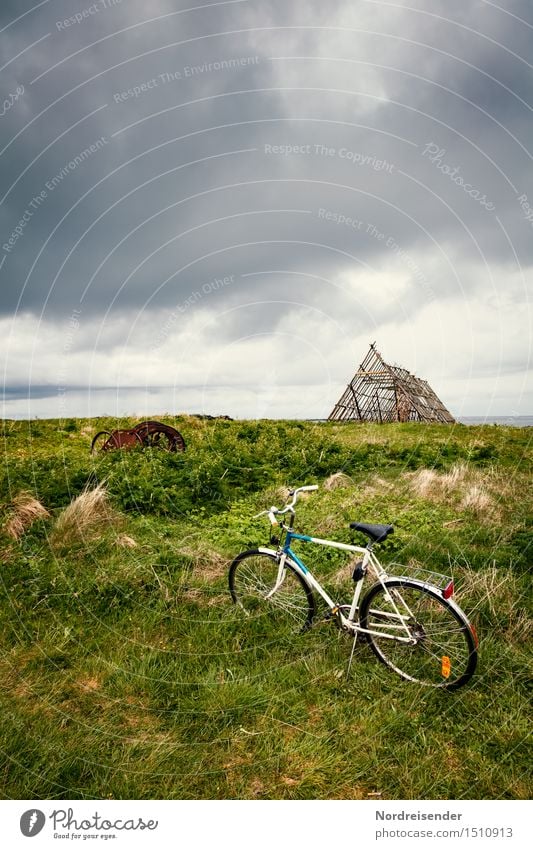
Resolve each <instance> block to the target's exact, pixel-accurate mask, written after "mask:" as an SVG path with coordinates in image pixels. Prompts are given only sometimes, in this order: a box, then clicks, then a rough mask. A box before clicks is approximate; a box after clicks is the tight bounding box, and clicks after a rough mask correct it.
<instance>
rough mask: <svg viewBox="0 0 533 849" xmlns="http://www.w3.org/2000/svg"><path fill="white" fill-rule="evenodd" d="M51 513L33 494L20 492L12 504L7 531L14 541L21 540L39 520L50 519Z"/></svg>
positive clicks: (6, 526)
mask: <svg viewBox="0 0 533 849" xmlns="http://www.w3.org/2000/svg"><path fill="white" fill-rule="evenodd" d="M49 516H50V513H49V512H48V510H47V509H46V507H44V506H43V505H42V504H41V502H40V501H38V500H37V499H36V498H34V497H33V495H32V494H31V492H26V491H22V492H19V493H18V495H16V496H15V497H14V498H13V501H12V502H11V505H10V508H9V513H8V519H7V522H6V525H5V531H6V533H7V534H8V536H10V537H12V538H13V539H16V540H18V539H20V537H21V536H22V535H23V534H24V532H25V531H26V530H27V529H28V528H29V527H30V526H31V525H33V523H34V522H36V521H37V520H39V519H48V518H49Z"/></svg>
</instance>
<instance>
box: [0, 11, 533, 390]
mask: <svg viewBox="0 0 533 849" xmlns="http://www.w3.org/2000/svg"><path fill="white" fill-rule="evenodd" d="M197 5H198V9H195V10H193V11H185V12H183V13H181V11H180V10H179V9H176V6H175V4H174V3H171V2H169V0H168V1H167V0H158V2H155V3H151V4H150V6H149V7H147V6H146V4H142V3H140V2H136V0H122V2H116V3H112V2H110V0H105V2H104V0H99V2H97V3H93V4H91V3H89V2H87V3H85V2H84V1H83V0H79V2H77V3H76V4H75V5H74V6H73V4H72V3H67V2H63V3H57V2H54V3H53V4H52V3H50V4H47V3H44V4H40V5H39V4H36V5H35V9H34V11H29V9H30V7H29V6H26V7H23V6H21V5H20V4H19V3H4V4H3V5H2V9H1V11H0V29H2V27H7V29H5V30H4V38H3V41H2V46H1V48H0V65H4V64H6V63H8V64H7V66H6V68H5V69H4V71H3V72H2V78H3V93H4V97H5V103H4V114H3V116H2V117H1V118H0V122H1V124H0V126H1V128H2V131H3V132H2V135H1V139H2V142H1V145H0V147H1V148H3V152H2V154H1V157H0V161H1V163H2V165H3V168H2V171H1V180H0V194H1V197H2V198H3V201H2V203H1V204H0V226H1V232H2V240H1V245H0V262H2V263H3V265H2V266H1V267H0V282H1V290H0V291H1V295H0V312H1V314H3V315H4V316H5V317H6V319H7V317H9V316H10V315H12V314H13V313H15V314H16V315H17V316H18V315H20V316H24V317H27V316H34V320H35V321H36V322H40V325H38V326H39V333H41V334H42V337H41V338H40V340H39V339H38V341H37V343H36V346H35V350H38V351H42V352H43V357H42V360H43V362H45V361H46V362H48V359H47V357H48V355H49V360H50V363H52V361H54V356H55V358H56V361H59V360H65V361H68V360H69V357H71V356H73V355H74V354H76V353H77V352H78V351H79V350H85V351H87V352H90V353H92V354H95V353H96V354H98V352H104V351H105V352H106V355H107V356H111V357H115V358H118V359H120V358H126V359H127V358H128V357H130V358H131V357H132V356H133V354H132V351H131V350H130V348H129V347H128V345H129V343H128V332H129V330H131V328H132V327H134V328H136V331H135V332H136V333H138V334H140V335H139V338H138V340H137V345H138V346H139V347H140V348H141V349H144V350H145V351H148V350H149V349H150V345H152V346H153V344H154V339H156V340H157V339H158V338H159V337H160V336H161V327H165V326H166V325H168V327H167V329H166V331H165V333H164V340H161V339H160V340H159V342H158V343H157V344H158V345H159V347H163V346H164V345H166V344H171V342H172V339H175V344H176V346H177V347H180V346H183V345H185V347H186V346H187V345H188V344H189V343H188V342H187V341H186V340H187V339H188V336H187V333H189V331H191V332H192V330H191V329H192V328H194V327H196V325H195V322H197V321H199V322H200V324H201V321H202V316H205V317H206V320H207V321H209V320H210V316H211V315H212V314H216V313H219V314H221V315H222V316H223V319H221V321H220V322H218V323H216V327H215V328H214V329H212V330H211V331H210V339H211V342H212V343H213V344H214V343H215V342H216V344H218V345H219V346H220V356H224V355H225V354H224V351H226V348H225V347H224V346H226V345H228V344H231V343H232V340H233V341H234V342H237V341H238V340H239V339H241V338H242V337H243V336H244V335H247V336H249V335H250V334H252V335H253V334H254V333H257V334H262V333H265V332H267V331H268V330H270V331H275V330H276V328H281V327H283V324H284V322H285V321H286V320H287V316H288V315H293V316H294V317H296V316H299V317H300V324H301V327H302V328H304V326H306V327H307V331H305V330H302V332H303V333H304V335H305V332H307V333H308V334H309V335H310V336H315V337H316V328H315V326H314V324H313V321H314V319H312V318H311V316H314V315H315V314H318V312H321V313H322V315H323V321H324V322H325V326H326V325H327V326H328V327H332V328H333V327H334V326H340V327H342V328H343V332H345V333H346V334H347V335H348V336H349V335H350V332H351V333H352V335H353V337H354V338H355V337H358V336H359V334H361V335H363V338H365V339H366V330H367V328H369V326H370V327H371V328H372V332H373V333H374V330H375V331H377V332H380V331H381V332H383V333H386V334H388V337H389V338H393V339H394V338H397V339H398V340H400V338H401V336H402V333H403V332H404V330H405V329H406V328H408V327H412V328H415V327H416V328H418V330H413V331H412V332H413V333H416V332H418V333H419V335H420V344H421V345H422V344H423V340H422V337H423V336H424V339H425V338H426V335H425V331H426V328H425V327H424V333H422V331H421V330H420V328H421V327H423V325H422V324H420V322H422V321H423V317H424V315H425V314H426V313H428V314H429V313H431V315H432V319H431V320H432V321H436V322H438V324H439V327H438V331H439V332H440V331H441V329H442V328H441V324H442V322H443V321H444V320H445V319H444V316H446V321H447V320H449V319H448V316H449V315H450V312H449V310H450V309H451V307H452V305H453V304H455V305H456V311H458V312H459V311H460V312H461V314H468V315H475V313H476V305H477V304H478V303H481V304H484V303H485V301H484V300H483V298H484V296H485V295H486V294H487V293H490V296H491V297H492V298H493V299H494V298H495V299H496V301H498V302H500V301H501V300H502V298H504V296H505V292H506V291H509V280H511V279H512V280H513V285H512V302H513V304H514V307H515V309H516V308H517V304H521V308H522V309H525V308H526V307H527V305H528V302H527V298H528V294H527V287H526V286H525V285H524V284H523V282H522V284H520V282H519V280H520V275H521V274H522V273H523V274H527V273H529V272H528V270H529V269H530V266H531V262H532V247H531V246H532V245H533V240H532V239H531V227H532V222H531V220H530V218H531V217H533V177H532V174H533V172H532V170H531V151H530V150H529V148H528V144H529V139H530V135H531V133H530V128H531V108H532V107H531V104H530V103H529V100H530V91H531V74H532V69H531V67H530V65H529V64H528V61H529V59H528V57H530V56H531V42H532V37H531V36H532V32H533V30H532V28H531V25H528V21H529V18H530V17H531V12H530V6H529V4H528V3H526V2H518V0H516V2H512V3H510V4H506V9H505V10H503V9H499V8H497V7H495V6H494V5H492V4H489V3H485V2H480V3H476V4H462V5H459V4H452V5H450V4H449V3H448V2H444V0H441V2H435V3H432V4H431V8H430V9H428V8H427V4H425V3H421V2H419V3H418V4H417V3H416V2H410V3H409V4H402V3H398V4H396V6H391V5H390V4H381V3H379V2H377V0H376V2H369V1H368V2H367V0H359V2H351V1H350V2H348V0H346V2H341V0H338V1H337V2H334V3H328V4H324V3H322V2H309V0H306V1H305V2H304V0H299V2H293V3H291V4H287V3H285V2H272V3H268V4H265V3H261V2H259V0H249V2H248V0H247V2H242V3H241V2H239V3H232V2H228V3H220V4H207V5H206V4H202V3H198V4H197ZM187 8H189V5H188V4H187ZM26 11H27V12H28V14H25V12H26ZM21 15H22V17H20V18H19V20H16V21H15V19H16V18H18V17H19V16H21ZM76 15H77V16H78V17H77V18H76ZM69 19H70V20H69ZM521 19H522V20H521ZM12 21H15V22H14V23H12V25H10V22H12ZM524 21H525V23H524ZM530 23H531V22H529V24H530ZM30 46H31V48H30V49H27V48H29V47H30ZM19 54H20V55H19ZM22 88H23V91H21V89H22ZM17 91H18V92H19V94H18V95H17ZM530 206H531V209H530ZM226 276H233V278H234V279H233V280H232V282H231V285H225V286H221V287H219V288H216V287H212V288H211V289H209V286H210V285H211V284H212V283H213V281H216V280H221V279H223V278H224V277H226ZM206 286H207V289H206V290H205V291H204V288H203V287H206ZM198 293H199V294H198ZM504 299H505V298H504ZM254 303H257V304H258V305H259V306H257V307H254V306H253V304H254ZM283 303H285V304H286V305H285V307H281V306H280V304H283ZM491 303H492V302H491ZM491 303H489V302H488V301H487V304H488V306H487V310H489V312H487V318H486V321H487V322H489V323H490V322H491V321H493V322H494V334H495V336H496V335H498V334H500V332H501V328H500V327H499V326H498V325H497V321H498V312H497V310H496V311H494V312H491V310H492V306H491ZM248 304H250V307H249V308H248V307H247V306H246V305H248ZM439 305H440V308H441V313H440V316H441V317H440V319H439V318H438V316H439V312H438V307H439ZM483 308H484V307H483ZM75 310H81V314H82V316H83V318H82V319H81V324H82V327H81V328H80V330H79V331H76V333H75V334H72V333H70V336H69V331H68V322H69V316H71V314H72V312H73V311H75ZM174 314H176V315H177V316H179V319H176V320H175V321H174V320H173V319H172V316H173V315H174ZM24 321H26V318H25V319H24ZM484 321H485V319H484ZM306 322H307V324H306ZM417 322H419V323H418V324H417ZM22 325H23V326H24V328H26V324H25V323H24V322H22V324H21V325H20V327H22ZM17 326H18V325H17V322H16V323H15V325H14V329H13V334H12V336H10V337H9V338H10V340H11V344H12V345H14V346H15V349H16V345H17V338H18V339H22V338H23V336H24V333H26V329H24V332H23V330H21V329H20V327H19V330H17ZM58 326H60V327H61V328H62V330H61V332H59V333H55V332H52V330H51V329H50V328H54V327H58ZM485 331H486V324H485V323H484V325H483V328H482V331H481V329H479V328H478V329H476V325H475V322H474V324H472V326H471V330H470V333H471V334H475V333H481V335H482V336H483V338H485V336H484V334H485ZM202 332H203V331H202ZM205 332H207V331H205ZM17 333H18V336H17ZM183 333H184V334H185V336H184V337H183V339H184V340H185V342H183V340H182V341H180V339H181V336H180V334H183ZM331 334H332V335H331V336H330V337H328V338H326V337H324V340H323V345H324V346H325V348H326V349H328V350H323V352H322V356H323V357H324V359H325V360H328V358H329V357H330V353H329V345H330V344H331V339H334V336H335V334H334V331H333V330H331ZM70 337H72V338H71V339H70V341H69V342H68V344H67V342H66V341H65V340H67V341H68V339H69V338H70ZM466 337H468V331H466ZM24 338H25V337H24ZM460 343H461V345H462V346H463V348H464V351H465V356H467V355H468V352H469V351H471V350H472V339H468V338H463V339H461V340H460ZM398 344H399V345H400V342H398ZM445 344H446V343H445V341H443V342H442V345H443V346H445ZM514 344H517V342H516V340H515V341H513V339H509V344H508V345H507V344H506V345H504V346H503V347H502V346H500V350H501V351H502V353H501V357H502V369H503V370H505V369H507V368H511V365H510V364H511V363H515V362H516V360H517V358H518V359H520V356H521V355H522V349H521V348H520V349H519V350H518V349H517V350H514V349H513V345H514ZM41 346H42V347H41ZM13 350H14V349H13V348H10V349H8V350H7V351H6V374H7V382H8V385H9V386H11V387H12V389H13V391H15V388H14V387H16V385H17V384H16V381H17V379H18V378H17V374H18V372H17V368H18V366H15V364H14V362H13V353H12V351H13ZM180 350H181V348H180ZM443 350H444V348H443ZM10 351H11V353H10ZM32 356H35V353H34V354H33V355H32ZM184 356H185V357H186V354H184ZM228 356H229V354H228ZM328 361H329V360H328ZM130 362H133V360H131V359H130ZM487 362H488V360H487ZM183 363H184V364H183V368H184V370H185V372H186V373H187V374H189V372H188V371H187V369H188V368H189V366H191V368H192V364H190V363H186V362H185V361H183ZM526 366H527V363H524V368H525V367H526ZM202 367H203V366H201V365H198V366H197V368H198V369H201V368H202ZM43 368H44V367H43ZM50 368H52V365H50ZM54 368H56V369H57V368H59V366H57V365H56V366H54ZM483 368H484V366H483V365H482V364H480V372H479V373H480V375H481V374H482V371H483ZM513 369H514V365H513ZM156 372H157V368H156V367H154V380H155V381H156V382H157V374H156ZM193 372H194V368H193V371H192V372H191V375H190V381H192V382H194V381H195V380H196V382H198V383H201V380H202V377H203V375H202V374H201V372H200V371H198V373H196V377H195V374H194V373H193ZM117 379H118V378H117ZM184 379H185V377H184ZM188 379H189V378H188ZM305 379H306V377H305V374H304V373H303V372H302V373H301V374H300V375H299V380H300V381H301V382H304V381H305ZM49 380H50V384H51V385H53V384H54V383H55V382H56V381H55V378H54V376H53V375H49ZM146 381H147V384H149V382H150V375H149V373H148V374H147V377H146ZM41 382H42V384H43V385H44V384H46V382H47V377H46V374H43V375H41ZM17 391H18V390H17Z"/></svg>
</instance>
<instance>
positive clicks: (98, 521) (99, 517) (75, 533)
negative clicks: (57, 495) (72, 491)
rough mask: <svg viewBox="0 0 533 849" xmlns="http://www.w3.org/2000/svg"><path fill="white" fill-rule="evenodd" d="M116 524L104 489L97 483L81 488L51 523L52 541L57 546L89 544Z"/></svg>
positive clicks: (115, 516)
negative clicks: (52, 526) (53, 524)
mask: <svg viewBox="0 0 533 849" xmlns="http://www.w3.org/2000/svg"><path fill="white" fill-rule="evenodd" d="M118 521H119V516H118V513H117V512H116V511H115V510H114V509H113V507H112V506H111V504H110V503H109V497H108V494H107V490H106V488H105V487H104V486H103V485H102V484H99V485H98V486H97V487H95V488H94V489H85V490H84V491H83V492H82V493H81V495H78V497H77V498H75V499H74V501H72V502H71V503H70V504H69V505H68V507H65V509H64V510H63V512H62V513H61V514H60V516H59V518H58V520H57V522H56V524H55V527H54V530H53V533H52V542H53V543H54V544H55V545H60V546H64V545H71V544H74V543H76V542H92V541H95V540H98V539H100V538H101V537H103V536H104V535H105V533H106V532H107V530H108V529H109V528H110V527H113V526H116V525H117V524H118Z"/></svg>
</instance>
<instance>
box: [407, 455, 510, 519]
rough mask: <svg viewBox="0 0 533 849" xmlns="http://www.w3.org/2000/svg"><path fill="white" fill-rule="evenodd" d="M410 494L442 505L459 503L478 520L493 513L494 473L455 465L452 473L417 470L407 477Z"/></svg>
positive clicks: (462, 464)
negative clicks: (492, 474)
mask: <svg viewBox="0 0 533 849" xmlns="http://www.w3.org/2000/svg"><path fill="white" fill-rule="evenodd" d="M406 477H407V480H408V483H409V488H410V489H411V491H412V492H413V493H414V494H415V495H418V496H419V497H422V498H427V499H428V500H430V501H437V502H442V503H447V502H448V503H451V502H453V503H456V504H457V506H458V507H459V509H461V510H471V511H472V512H474V513H475V514H476V516H477V517H478V518H481V517H483V516H488V515H491V514H493V513H494V510H495V507H496V503H495V499H494V497H493V495H492V492H491V490H492V486H493V480H492V476H491V472H483V471H481V470H480V469H475V468H472V467H470V466H468V465H467V464H466V463H456V464H455V465H454V466H452V468H451V469H450V471H449V472H442V473H441V472H436V471H435V470H434V469H418V471H416V472H411V473H408V474H407V475H406Z"/></svg>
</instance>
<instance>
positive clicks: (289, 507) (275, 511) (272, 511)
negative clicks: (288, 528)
mask: <svg viewBox="0 0 533 849" xmlns="http://www.w3.org/2000/svg"><path fill="white" fill-rule="evenodd" d="M317 489H318V484H316V483H314V484H309V485H308V486H299V487H298V488H297V489H292V490H289V495H292V500H291V501H290V502H289V504H286V505H285V507H283V508H282V509H281V510H280V508H279V507H275V506H273V507H269V509H268V510H262V511H261V513H257V515H256V516H254V519H258V518H259V516H268V518H269V520H270V524H271V525H277V524H278V521H277V519H276V516H282V515H283V514H284V513H294V508H295V506H296V503H297V501H298V496H299V494H300V493H301V492H316V490H317Z"/></svg>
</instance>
